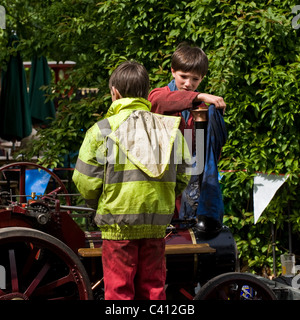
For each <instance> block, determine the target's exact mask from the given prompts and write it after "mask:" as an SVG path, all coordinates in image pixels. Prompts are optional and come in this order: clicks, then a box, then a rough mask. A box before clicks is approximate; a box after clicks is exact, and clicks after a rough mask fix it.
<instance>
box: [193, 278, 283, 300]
mask: <svg viewBox="0 0 300 320" xmlns="http://www.w3.org/2000/svg"><path fill="white" fill-rule="evenodd" d="M194 300H277V298H276V296H275V294H274V292H273V291H272V290H271V289H270V288H269V287H268V286H267V285H266V284H265V283H264V282H263V281H261V280H259V279H258V278H256V277H255V276H254V275H251V274H245V273H239V272H229V273H224V274H221V275H219V276H216V277H214V278H213V279H211V280H209V281H208V282H207V283H205V284H204V285H203V287H202V288H201V289H200V290H199V292H198V293H197V295H196V296H195V298H194Z"/></svg>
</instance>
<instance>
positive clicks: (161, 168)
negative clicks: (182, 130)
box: [109, 99, 180, 178]
mask: <svg viewBox="0 0 300 320" xmlns="http://www.w3.org/2000/svg"><path fill="white" fill-rule="evenodd" d="M120 100H124V99H120ZM131 100H132V99H131ZM138 100H139V101H138V102H139V103H138V105H136V106H135V108H134V109H135V110H134V111H133V112H132V113H130V115H129V116H128V117H127V118H126V119H125V120H124V121H123V122H122V123H121V125H120V126H119V127H118V128H117V129H116V130H115V131H113V132H112V133H110V134H109V137H110V138H111V139H112V140H113V141H115V143H116V144H117V145H118V146H119V148H120V149H121V150H122V151H123V152H124V154H125V155H126V156H127V158H128V159H129V160H130V161H131V162H132V163H134V164H135V165H136V166H137V167H138V168H139V169H140V170H142V171H143V172H145V173H146V174H147V175H148V176H149V177H152V178H160V177H162V175H163V174H164V172H165V170H166V168H167V166H168V164H169V163H170V157H171V152H172V149H173V145H174V141H175V138H176V135H177V132H178V128H179V125H180V117H173V116H163V115H160V114H156V113H151V112H149V111H147V108H143V106H142V107H141V102H145V105H146V106H148V105H150V108H151V103H150V102H149V101H147V100H145V99H142V100H143V101H141V99H138ZM118 101H119V100H116V101H115V102H118ZM120 102H122V101H119V103H120ZM134 102H135V101H134ZM136 102H137V101H136ZM111 107H113V105H112V106H111ZM114 108H116V109H118V110H122V109H124V108H126V107H124V105H123V106H120V104H115V106H114ZM116 109H115V110H116ZM148 110H150V109H148Z"/></svg>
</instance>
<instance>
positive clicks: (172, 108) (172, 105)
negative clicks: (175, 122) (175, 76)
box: [148, 86, 200, 132]
mask: <svg viewBox="0 0 300 320" xmlns="http://www.w3.org/2000/svg"><path fill="white" fill-rule="evenodd" d="M198 94H199V92H194V91H171V90H170V88H169V87H168V86H165V87H162V88H157V89H154V90H152V91H151V92H150V94H149V97H148V100H149V101H150V102H151V104H152V108H151V111H152V112H154V113H159V114H164V115H169V116H180V117H181V123H180V127H179V128H180V130H181V131H182V132H183V130H184V129H194V122H193V117H192V114H190V116H189V118H188V121H187V122H186V121H185V120H184V118H183V117H182V115H181V112H182V111H184V110H187V109H191V108H192V107H193V106H195V105H200V103H199V102H196V103H195V102H194V99H195V98H196V97H197V95H198Z"/></svg>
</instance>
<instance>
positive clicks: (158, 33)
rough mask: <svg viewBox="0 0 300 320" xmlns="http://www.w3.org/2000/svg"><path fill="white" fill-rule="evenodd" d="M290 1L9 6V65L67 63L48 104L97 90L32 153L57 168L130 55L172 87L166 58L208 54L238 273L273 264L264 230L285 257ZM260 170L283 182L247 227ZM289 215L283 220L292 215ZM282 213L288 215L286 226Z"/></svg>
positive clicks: (298, 149) (294, 55)
mask: <svg viewBox="0 0 300 320" xmlns="http://www.w3.org/2000/svg"><path fill="white" fill-rule="evenodd" d="M296 4H297V3H296V1H292V0H273V1H267V0H266V1H243V0H239V1H231V0H228V1H225V0H201V1H200V0H194V1H177V2H176V1H175V2H174V1H170V0H164V1H161V0H147V1H146V0H136V1H135V0H120V1H118V0H107V1H101V2H99V1H94V0H81V1H79V0H62V1H55V0H48V1H44V0H31V1H27V0H23V1H21V0H4V1H3V5H4V7H5V8H6V12H7V19H6V24H7V28H6V30H2V31H0V32H1V37H0V46H1V48H2V49H3V48H6V44H7V41H8V36H9V34H10V33H11V32H12V30H15V31H16V32H17V34H18V36H19V38H20V43H19V45H18V47H17V48H16V49H13V48H12V49H10V50H7V49H6V50H1V51H0V62H1V66H2V67H3V68H5V61H7V59H8V57H9V55H10V54H14V52H13V50H18V51H20V52H21V53H22V55H23V57H24V59H28V60H29V59H31V57H32V56H33V55H34V54H38V55H45V56H46V57H47V58H48V60H49V59H52V60H56V61H65V60H73V61H75V62H76V67H75V68H74V69H73V71H72V73H71V74H70V76H69V78H68V79H67V80H61V81H60V82H59V83H58V84H57V85H54V84H53V90H54V92H55V93H54V94H53V96H52V97H49V98H53V97H54V96H57V95H59V94H61V93H62V92H63V93H65V92H68V91H69V90H70V89H71V88H73V89H74V92H75V91H76V89H77V88H80V87H97V88H99V93H98V95H97V96H96V97H90V98H83V99H81V100H79V101H78V100H76V98H75V94H73V95H70V96H66V97H65V99H62V100H61V102H60V105H59V108H58V113H57V117H56V119H55V120H54V121H53V122H52V124H51V125H50V126H49V127H48V128H46V129H42V130H39V140H38V141H35V142H34V144H33V145H32V147H31V149H30V150H29V151H28V152H27V155H28V156H29V157H30V156H32V155H35V154H37V153H38V152H40V153H41V152H42V158H41V161H42V163H43V164H44V165H46V166H50V167H55V166H57V165H62V163H63V159H64V156H65V155H67V154H69V152H74V151H76V150H78V148H79V147H80V145H81V142H82V139H83V137H84V134H85V131H86V130H87V128H89V127H90V126H91V124H92V123H94V122H95V121H96V120H98V119H100V118H101V116H102V115H103V113H105V111H106V110H107V108H108V106H109V104H110V97H109V90H108V86H107V84H108V78H109V75H110V74H111V72H112V71H113V70H114V68H115V67H116V66H117V65H118V64H119V63H120V62H122V61H124V60H127V59H135V60H137V61H139V62H141V63H143V64H144V65H145V67H146V68H147V70H148V72H149V75H150V79H151V86H152V88H155V87H158V86H164V85H166V84H167V83H168V82H169V81H170V79H171V73H170V61H171V54H172V53H173V52H174V50H175V48H176V46H177V45H178V44H179V43H180V42H182V41H187V42H189V43H193V44H195V45H197V46H200V47H201V48H202V49H203V50H204V51H205V52H206V54H207V55H208V58H209V63H210V65H209V72H208V75H207V76H206V77H205V79H204V80H203V81H202V83H201V85H200V88H199V90H200V91H201V92H207V93H211V94H215V95H220V96H223V97H224V100H225V102H226V103H227V109H226V114H225V117H224V119H225V122H226V125H227V130H228V141H227V143H226V145H225V146H224V148H223V151H222V157H221V160H220V163H219V166H220V170H223V171H225V172H224V178H223V179H222V189H223V196H224V202H225V206H226V215H225V218H224V222H225V224H227V225H228V226H229V227H230V228H231V229H232V231H233V233H234V235H235V238H236V240H237V245H238V249H239V252H240V256H241V259H242V265H243V266H244V267H245V268H248V269H249V270H251V271H253V272H261V270H262V269H264V268H272V267H273V260H272V252H271V249H272V248H271V245H270V244H271V232H270V230H271V225H272V224H274V225H275V230H276V236H277V238H276V255H277V261H276V263H277V264H279V254H280V253H282V252H285V251H287V248H288V242H287V240H288V235H287V232H286V230H287V221H288V220H289V221H290V222H291V224H292V227H293V234H294V236H295V237H296V238H297V236H298V233H299V229H300V228H299V226H300V225H299V222H300V214H299V213H300V210H299V204H298V202H299V201H297V199H299V184H298V182H299V174H300V170H299V153H300V141H299V137H300V135H299V127H300V117H299V113H300V106H299V102H298V97H299V96H300V89H299V81H298V80H299V79H300V63H299V62H300V46H299V45H300V40H299V32H300V31H299V30H296V29H293V28H292V24H291V22H292V19H293V17H294V14H292V8H293V7H294V6H295V5H296ZM256 172H264V173H268V174H271V173H273V174H286V175H288V179H287V181H286V182H285V184H284V186H283V187H282V188H281V189H280V190H279V191H278V192H277V194H276V195H275V197H274V199H273V200H272V201H271V203H270V205H269V206H268V207H267V209H266V210H265V212H264V213H263V215H262V217H261V218H260V220H259V221H258V223H257V224H256V225H254V224H253V205H252V202H253V199H252V193H253V177H254V176H255V174H256ZM288 213H289V215H288ZM288 217H289V219H288Z"/></svg>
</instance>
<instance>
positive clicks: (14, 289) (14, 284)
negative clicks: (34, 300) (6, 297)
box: [9, 249, 19, 292]
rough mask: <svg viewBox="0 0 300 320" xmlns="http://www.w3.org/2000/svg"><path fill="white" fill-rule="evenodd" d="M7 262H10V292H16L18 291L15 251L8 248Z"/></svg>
mask: <svg viewBox="0 0 300 320" xmlns="http://www.w3.org/2000/svg"><path fill="white" fill-rule="evenodd" d="M9 264H10V274H11V287H12V292H18V291H19V281H18V273H17V264H16V257H15V251H14V250H13V249H11V250H9Z"/></svg>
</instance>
